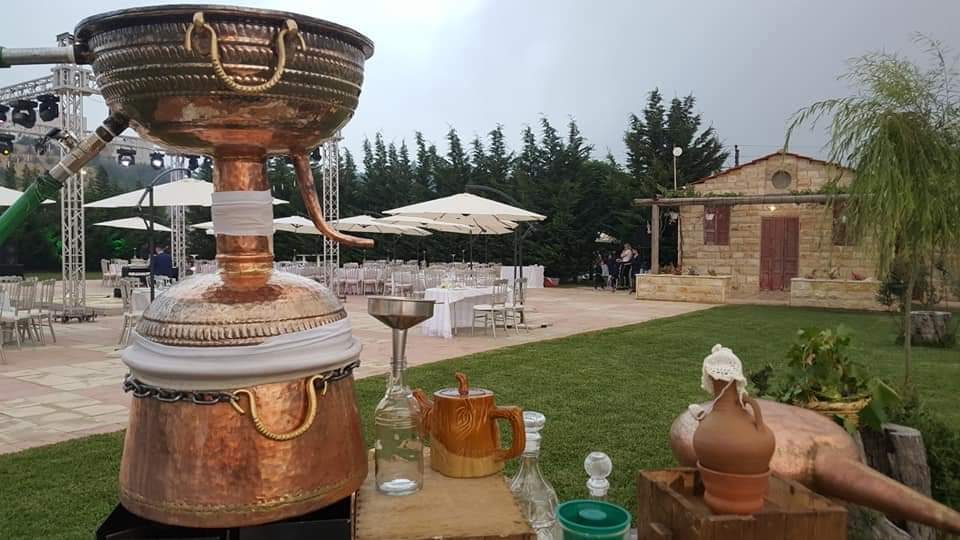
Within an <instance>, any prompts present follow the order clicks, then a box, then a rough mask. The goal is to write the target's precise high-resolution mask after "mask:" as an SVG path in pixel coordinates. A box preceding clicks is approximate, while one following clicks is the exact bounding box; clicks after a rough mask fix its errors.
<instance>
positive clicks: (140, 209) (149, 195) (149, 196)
mask: <svg viewBox="0 0 960 540" xmlns="http://www.w3.org/2000/svg"><path fill="white" fill-rule="evenodd" d="M175 172H185V173H187V176H190V174H191V172H192V171H191V170H190V169H188V168H186V167H175V168H172V169H167V170H165V171H161V172H160V174H158V175H156V176H154V177H153V180H151V181H150V185H148V186H147V189H146V190H144V192H143V195H141V196H140V200H139V201H137V212H139V213H140V218H141V219H143V220H144V223H146V225H147V231H148V232H147V237H148V240H149V246H150V247H149V250H150V253H148V254H147V256H148V257H149V264H148V266H149V267H150V301H151V302H153V299H154V293H155V290H154V284H153V282H154V279H153V251H154V244H153V222H154V221H156V219H155V218H156V216H155V215H154V207H153V188H154V186H156V185H157V184H158V183H159V182H160V180H162V179H163V177H165V176H168V175H170V174H172V173H175ZM145 198H146V199H148V203H147V204H149V205H150V219H149V220H147V219H146V218H144V217H143V199H145Z"/></svg>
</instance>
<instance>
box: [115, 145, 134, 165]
mask: <svg viewBox="0 0 960 540" xmlns="http://www.w3.org/2000/svg"><path fill="white" fill-rule="evenodd" d="M117 163H119V164H120V166H121V167H130V166H131V165H134V164H136V163H137V151H136V150H133V149H130V148H118V149H117Z"/></svg>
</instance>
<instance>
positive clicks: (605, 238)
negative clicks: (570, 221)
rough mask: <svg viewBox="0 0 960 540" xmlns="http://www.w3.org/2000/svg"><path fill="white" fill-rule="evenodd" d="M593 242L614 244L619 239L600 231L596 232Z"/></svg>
mask: <svg viewBox="0 0 960 540" xmlns="http://www.w3.org/2000/svg"><path fill="white" fill-rule="evenodd" d="M594 242H596V243H598V244H616V243H618V242H620V241H619V240H617V239H616V238H614V237H612V236H610V235H609V234H607V233H605V232H601V233H597V238H596V240H594Z"/></svg>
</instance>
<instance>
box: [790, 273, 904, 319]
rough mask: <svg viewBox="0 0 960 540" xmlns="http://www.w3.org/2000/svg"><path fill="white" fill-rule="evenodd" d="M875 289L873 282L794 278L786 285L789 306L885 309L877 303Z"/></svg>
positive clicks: (869, 280)
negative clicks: (788, 290) (788, 286)
mask: <svg viewBox="0 0 960 540" xmlns="http://www.w3.org/2000/svg"><path fill="white" fill-rule="evenodd" d="M879 287H880V282H879V281H877V280H875V279H867V280H863V281H855V280H849V279H805V278H794V279H793V280H791V283H790V305H791V306H798V307H819V308H839V309H864V310H872V311H883V310H886V309H887V307H886V306H884V305H883V304H880V303H879V302H877V289H878V288H879Z"/></svg>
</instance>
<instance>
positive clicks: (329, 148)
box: [320, 131, 341, 287]
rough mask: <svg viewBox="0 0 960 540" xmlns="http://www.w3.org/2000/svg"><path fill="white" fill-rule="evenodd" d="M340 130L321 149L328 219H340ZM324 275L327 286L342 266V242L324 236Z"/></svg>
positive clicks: (323, 189)
mask: <svg viewBox="0 0 960 540" xmlns="http://www.w3.org/2000/svg"><path fill="white" fill-rule="evenodd" d="M340 139H341V137H340V132H339V131H338V132H337V134H336V135H334V136H333V137H332V138H331V139H329V140H327V141H326V142H325V143H323V146H322V149H321V156H322V158H321V159H322V161H321V168H322V171H321V172H322V174H323V182H322V186H321V193H320V197H321V203H320V204H321V206H322V209H323V217H324V218H325V219H326V220H327V221H328V222H331V221H334V220H337V219H340V151H339V144H338V143H339V141H340ZM322 255H323V259H322V264H323V275H324V277H325V278H326V284H327V286H328V287H329V286H331V284H332V283H333V277H334V271H335V270H336V269H337V268H339V267H340V243H339V242H337V241H335V240H331V239H329V238H327V237H326V236H324V237H323V253H322Z"/></svg>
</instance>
